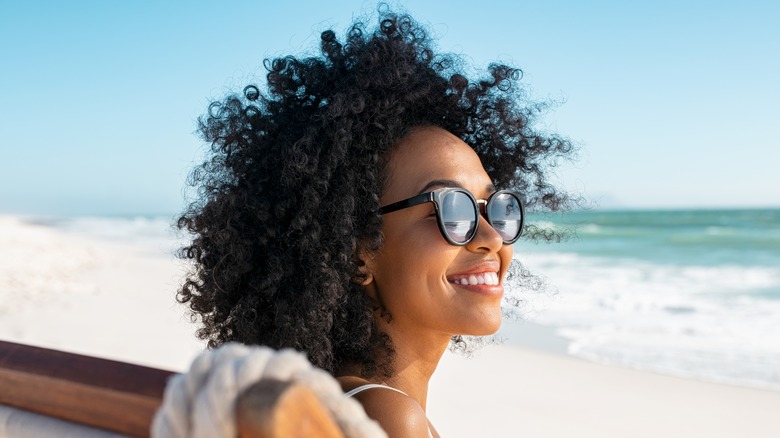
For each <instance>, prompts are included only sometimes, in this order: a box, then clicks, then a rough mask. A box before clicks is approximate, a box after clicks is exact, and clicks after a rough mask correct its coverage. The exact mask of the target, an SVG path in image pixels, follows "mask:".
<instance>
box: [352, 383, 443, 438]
mask: <svg viewBox="0 0 780 438" xmlns="http://www.w3.org/2000/svg"><path fill="white" fill-rule="evenodd" d="M354 397H355V399H357V400H358V401H359V402H360V404H362V405H363V409H365V411H366V414H368V416H369V417H371V418H373V419H374V420H376V421H377V422H378V423H379V425H380V426H382V429H384V430H385V432H387V435H388V436H389V437H391V438H392V437H427V436H428V418H427V417H426V416H425V412H424V411H423V410H422V407H420V404H419V403H417V401H416V400H415V399H413V398H411V397H409V396H408V395H406V394H402V393H400V392H397V391H393V390H392V389H387V388H371V389H367V390H365V391H363V392H360V393H358V394H356V395H355V396H354Z"/></svg>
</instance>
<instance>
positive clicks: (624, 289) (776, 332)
mask: <svg viewBox="0 0 780 438" xmlns="http://www.w3.org/2000/svg"><path fill="white" fill-rule="evenodd" d="M517 258H518V259H519V260H520V261H521V262H522V263H523V264H524V265H525V266H527V267H529V268H530V269H531V270H532V271H533V272H537V273H542V274H543V275H544V276H545V277H546V278H547V279H548V282H549V283H550V284H552V285H553V286H554V287H555V288H556V289H557V292H558V293H557V294H555V295H554V297H552V298H551V297H550V296H540V295H538V294H529V295H528V296H527V297H526V299H527V300H528V301H529V304H528V307H529V308H531V309H532V312H529V315H528V317H529V319H531V320H533V321H535V322H537V323H540V324H544V325H548V326H553V327H557V328H558V329H559V332H560V334H561V335H562V336H564V337H566V338H567V339H569V341H570V347H569V348H570V353H571V354H573V355H576V356H580V357H583V358H587V359H591V360H596V361H608V362H614V363H622V364H624V365H629V366H633V367H637V368H643V369H653V370H656V371H662V372H667V373H670V374H678V375H686V376H697V377H700V378H706V379H709V380H722V381H730V382H735V383H741V384H746V385H752V386H756V385H758V386H761V385H764V386H772V385H775V386H777V387H780V376H778V375H777V371H776V364H777V363H780V344H778V343H777V342H776V340H777V339H780V325H779V324H777V321H780V267H767V266H739V265H720V266H685V265H683V266H676V265H667V264H656V263H650V262H637V261H626V260H621V259H617V258H605V257H588V256H583V255H581V254H576V253H571V252H563V253H559V252H553V251H549V252H536V253H525V254H519V255H518V256H517ZM770 364H774V367H771V366H770ZM739 376H745V377H744V379H743V380H742V381H740V382H737V381H736V380H735V379H738V378H739ZM756 382H759V383H756ZM761 382H763V383H761Z"/></svg>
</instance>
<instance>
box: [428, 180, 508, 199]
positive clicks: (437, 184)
mask: <svg viewBox="0 0 780 438" xmlns="http://www.w3.org/2000/svg"><path fill="white" fill-rule="evenodd" d="M443 187H458V188H461V189H463V188H465V187H463V185H462V184H461V183H459V182H457V181H455V180H452V179H435V180H433V181H430V182H429V183H428V184H426V185H425V186H423V188H422V189H420V191H419V192H417V194H418V195H419V194H421V193H427V192H431V191H433V190H435V189H437V188H443ZM485 188H486V191H487V192H489V193H493V192H495V191H496V186H494V185H493V184H488V185H487V186H486V187H485Z"/></svg>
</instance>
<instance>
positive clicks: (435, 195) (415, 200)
mask: <svg viewBox="0 0 780 438" xmlns="http://www.w3.org/2000/svg"><path fill="white" fill-rule="evenodd" d="M452 192H461V193H464V194H465V195H467V196H468V197H469V199H471V202H472V204H473V206H474V217H476V218H477V222H476V224H475V225H474V232H473V233H472V234H471V237H469V238H468V239H467V240H466V241H465V242H456V241H454V240H452V238H451V237H450V236H449V234H447V231H446V228H445V227H444V220H443V219H442V213H441V208H440V205H441V204H442V198H444V196H446V195H448V194H450V193H452ZM501 194H509V195H511V196H514V198H515V199H517V204H518V205H519V206H520V227H519V231H518V233H517V236H515V237H514V239H511V240H504V241H503V242H504V245H511V244H513V243H515V242H517V239H519V238H520V236H521V235H522V234H523V222H524V221H525V208H524V207H523V198H522V197H520V194H519V193H517V192H513V191H511V190H499V191H497V192H495V193H493V194H492V195H490V197H488V198H487V199H479V200H478V199H476V198H475V197H474V195H472V194H471V192H469V191H468V190H466V189H463V188H459V187H446V188H443V189H438V190H434V191H432V192H426V193H421V194H419V195H417V196H412V197H411V198H408V199H404V200H402V201H398V202H394V203H392V204H389V205H385V206H384V207H381V208H380V209H379V210H377V213H379V214H380V215H383V214H387V213H392V212H394V211H398V210H403V209H404V208H409V207H414V206H415V205H420V204H425V203H426V202H432V203H433V207H434V210H435V211H436V222H437V223H438V224H439V231H440V232H441V235H442V236H444V238H445V239H446V240H447V242H449V243H451V244H452V245H457V246H464V245H466V244H468V243H469V242H471V241H472V240H473V239H474V237H475V236H476V235H477V231H479V216H480V215H482V216H484V217H485V219H487V222H488V224H490V226H491V227H492V226H493V219H492V218H491V217H490V209H489V208H487V206H488V205H489V204H490V202H491V201H492V200H493V199H494V198H495V197H496V196H498V195H501Z"/></svg>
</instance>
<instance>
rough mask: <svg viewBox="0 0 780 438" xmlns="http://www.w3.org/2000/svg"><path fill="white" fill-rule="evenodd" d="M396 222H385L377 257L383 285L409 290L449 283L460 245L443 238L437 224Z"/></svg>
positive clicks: (377, 270)
mask: <svg viewBox="0 0 780 438" xmlns="http://www.w3.org/2000/svg"><path fill="white" fill-rule="evenodd" d="M394 225H395V224H392V223H387V224H386V227H385V241H384V246H383V247H382V249H381V250H380V252H379V254H378V255H377V258H376V262H377V269H376V274H377V275H376V277H377V280H378V281H379V282H380V283H381V284H380V286H381V287H383V288H385V289H399V288H403V289H405V290H407V291H408V290H410V289H414V290H419V289H420V288H425V287H428V288H430V287H437V286H439V285H440V283H442V282H445V283H446V272H447V268H448V267H449V265H450V264H451V263H452V260H453V259H454V257H455V256H456V255H457V247H454V246H452V245H450V244H448V243H447V242H446V241H445V240H444V238H443V237H442V236H441V233H440V232H439V229H438V226H437V225H436V223H435V222H421V223H417V224H415V226H407V227H395V226H394ZM401 293H404V292H403V291H402V292H401Z"/></svg>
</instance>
